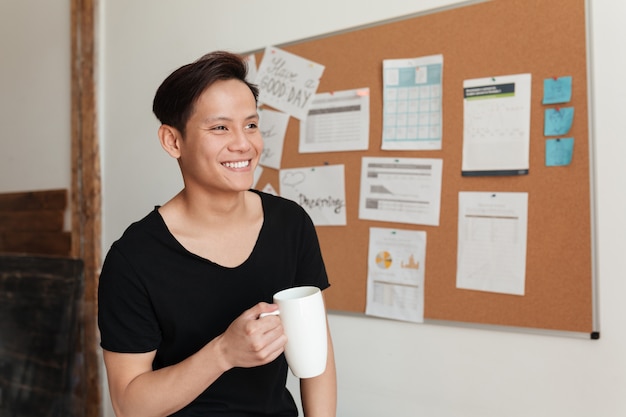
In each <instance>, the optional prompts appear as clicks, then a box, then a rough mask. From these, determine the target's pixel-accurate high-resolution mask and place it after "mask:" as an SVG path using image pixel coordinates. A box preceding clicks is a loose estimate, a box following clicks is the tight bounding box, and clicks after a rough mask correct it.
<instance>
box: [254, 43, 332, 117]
mask: <svg viewBox="0 0 626 417" xmlns="http://www.w3.org/2000/svg"><path fill="white" fill-rule="evenodd" d="M323 72H324V66H323V65H320V64H317V63H315V62H313V61H309V60H307V59H304V58H302V57H299V56H297V55H294V54H290V53H289V52H286V51H283V50H281V49H278V48H275V47H273V46H268V47H267V48H265V52H264V54H263V60H262V61H261V65H260V66H259V69H258V72H257V77H256V84H257V85H258V87H259V102H260V103H264V104H267V105H269V106H272V107H274V108H276V109H278V110H280V111H283V112H285V113H288V114H290V115H292V116H293V117H295V118H297V119H300V120H304V119H305V118H306V116H307V114H308V111H309V106H310V105H311V103H312V101H313V96H314V95H315V92H316V91H317V87H318V85H319V81H320V78H321V77H322V73H323Z"/></svg>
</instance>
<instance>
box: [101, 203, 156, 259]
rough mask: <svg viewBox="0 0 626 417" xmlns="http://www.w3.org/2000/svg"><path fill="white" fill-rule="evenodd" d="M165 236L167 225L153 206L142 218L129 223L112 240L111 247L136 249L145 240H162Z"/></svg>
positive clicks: (140, 246)
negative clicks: (119, 234) (113, 240)
mask: <svg viewBox="0 0 626 417" xmlns="http://www.w3.org/2000/svg"><path fill="white" fill-rule="evenodd" d="M166 236H167V227H166V226H165V223H164V222H163V218H162V217H161V215H160V214H159V212H158V207H155V208H154V209H153V210H152V211H151V212H149V213H148V214H147V215H146V216H144V217H143V218H142V219H140V220H137V221H135V222H133V223H131V224H130V225H129V226H128V227H127V228H126V230H124V232H123V233H122V235H121V236H120V237H119V238H118V239H117V240H116V241H115V242H113V245H112V248H116V249H118V250H121V251H122V252H125V251H127V250H131V251H137V250H138V249H139V248H143V247H144V245H145V244H146V242H150V241H154V240H155V239H156V240H163V239H164V238H165V237H166Z"/></svg>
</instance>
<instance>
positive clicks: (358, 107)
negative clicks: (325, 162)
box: [299, 88, 370, 153]
mask: <svg viewBox="0 0 626 417" xmlns="http://www.w3.org/2000/svg"><path fill="white" fill-rule="evenodd" d="M369 127H370V90H369V88H360V89H357V90H345V91H334V92H331V93H320V94H316V95H315V97H314V98H313V103H312V104H311V107H310V108H309V114H308V116H307V118H306V119H304V120H302V121H300V148H299V151H300V153H309V152H336V151H362V150H367V148H368V147H369V136H370V129H369Z"/></svg>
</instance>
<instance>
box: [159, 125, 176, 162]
mask: <svg viewBox="0 0 626 417" xmlns="http://www.w3.org/2000/svg"><path fill="white" fill-rule="evenodd" d="M158 133H159V140H160V141H161V147H162V148H163V149H165V152H167V153H168V154H169V155H170V156H171V157H172V158H176V159H178V158H179V157H180V141H181V140H182V138H181V135H180V132H179V131H178V130H177V129H176V128H174V127H172V126H169V125H161V126H160V127H159V132H158Z"/></svg>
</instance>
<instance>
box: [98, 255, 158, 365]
mask: <svg viewBox="0 0 626 417" xmlns="http://www.w3.org/2000/svg"><path fill="white" fill-rule="evenodd" d="M98 326H99V328H100V337H101V341H100V345H101V347H102V348H103V349H105V350H109V351H113V352H122V353H144V352H150V351H153V350H155V349H157V348H158V347H159V344H160V341H161V332H160V329H159V325H158V321H157V318H156V316H155V313H154V310H153V308H152V304H151V302H150V297H149V294H148V292H147V290H146V288H145V286H144V285H143V284H142V282H141V279H140V277H139V276H138V275H137V274H136V272H135V271H134V270H133V268H132V265H131V264H130V263H129V262H128V260H127V259H126V258H125V257H124V255H123V254H122V253H121V252H120V251H119V250H118V248H117V247H116V246H115V244H114V245H113V246H112V247H111V249H110V250H109V252H108V254H107V256H106V258H105V261H104V264H103V267H102V273H101V274H100V282H99V285H98Z"/></svg>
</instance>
